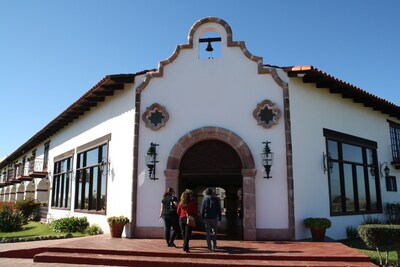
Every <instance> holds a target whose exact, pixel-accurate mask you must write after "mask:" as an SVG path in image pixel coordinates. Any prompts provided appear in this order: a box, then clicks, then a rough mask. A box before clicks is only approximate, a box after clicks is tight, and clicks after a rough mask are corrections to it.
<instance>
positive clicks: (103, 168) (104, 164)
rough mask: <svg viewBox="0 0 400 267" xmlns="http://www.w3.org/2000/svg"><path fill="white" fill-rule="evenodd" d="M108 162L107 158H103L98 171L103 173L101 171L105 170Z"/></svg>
mask: <svg viewBox="0 0 400 267" xmlns="http://www.w3.org/2000/svg"><path fill="white" fill-rule="evenodd" d="M109 164H110V162H109V161H108V160H107V159H103V160H102V161H101V162H100V165H99V167H100V172H101V173H103V171H107V169H108V166H109Z"/></svg>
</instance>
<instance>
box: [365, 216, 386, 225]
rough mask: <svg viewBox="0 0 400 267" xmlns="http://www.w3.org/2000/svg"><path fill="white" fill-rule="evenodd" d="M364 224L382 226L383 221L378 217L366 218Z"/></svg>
mask: <svg viewBox="0 0 400 267" xmlns="http://www.w3.org/2000/svg"><path fill="white" fill-rule="evenodd" d="M363 218H364V222H363V223H362V224H382V220H381V219H380V218H378V217H372V216H365V217H363Z"/></svg>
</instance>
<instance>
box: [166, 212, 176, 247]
mask: <svg viewBox="0 0 400 267" xmlns="http://www.w3.org/2000/svg"><path fill="white" fill-rule="evenodd" d="M171 227H172V236H171ZM178 231H179V225H178V215H165V216H164V237H165V241H166V242H167V244H170V243H172V242H174V241H175V238H176V236H177V235H178Z"/></svg>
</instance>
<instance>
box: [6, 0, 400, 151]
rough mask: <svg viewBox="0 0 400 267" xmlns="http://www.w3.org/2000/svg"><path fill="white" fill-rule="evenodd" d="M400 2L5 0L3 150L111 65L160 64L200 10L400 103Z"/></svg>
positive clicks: (275, 53)
mask: <svg viewBox="0 0 400 267" xmlns="http://www.w3.org/2000/svg"><path fill="white" fill-rule="evenodd" d="M399 14H400V1H398V0H385V1H376V0H374V1H371V0H352V1H348V0H335V1H322V0H311V1H306V0H303V1H295V0H292V1H289V0H280V1H277V0H275V1H270V0H264V1H261V0H259V1H254V0H243V1H235V0H231V1H222V0H220V1H216V0H213V1H209V0H202V1H189V0H171V1H165V0H153V1H136V0H112V1H111V0H108V1H106V0H84V1H82V0H69V1H66V0H59V1H52V0H35V1H28V0H27V1H21V0H0V80H1V83H0V101H1V104H0V114H1V120H0V123H1V127H0V157H1V156H4V155H8V154H10V153H12V152H14V151H15V150H16V149H17V148H18V147H19V146H21V145H22V144H23V143H25V142H26V141H27V140H28V139H29V138H31V137H32V136H33V135H34V134H35V133H37V132H38V131H39V130H41V129H42V128H43V127H44V126H45V125H47V124H48V123H49V122H50V121H51V120H53V119H54V118H55V117H57V116H58V115H59V114H60V113H61V112H62V111H64V110H65V109H66V108H67V107H68V106H69V105H71V104H72V103H73V102H75V101H76V100H77V99H78V98H79V97H80V96H82V95H83V94H84V93H85V92H86V91H88V90H89V89H90V88H92V87H93V86H94V85H95V84H96V83H97V82H98V81H100V80H101V79H102V78H103V77H104V76H106V75H108V74H118V73H135V72H138V71H142V70H145V69H152V68H155V67H157V65H158V62H159V61H160V60H163V59H166V58H168V57H169V56H170V55H171V54H172V53H173V51H174V50H175V46H176V45H177V44H181V43H186V42H187V34H188V32H189V29H190V27H191V26H192V25H193V24H194V23H195V22H196V21H198V20H199V19H201V18H204V17H208V16H213V17H219V18H222V19H224V20H225V21H226V22H227V23H228V24H229V25H230V26H231V28H232V32H233V39H234V40H235V41H245V43H246V46H247V48H248V49H249V51H250V52H251V53H252V54H253V55H256V56H261V57H263V59H264V63H265V64H272V65H278V66H292V65H313V66H314V67H316V68H318V69H320V70H322V71H325V72H327V73H328V74H330V75H332V76H334V77H336V78H339V79H341V80H344V81H346V82H349V83H351V84H353V85H355V86H357V87H359V88H361V89H363V90H366V91H368V92H370V93H372V94H374V95H377V96H379V97H381V98H384V99H386V100H388V101H390V102H392V103H395V104H396V105H400V83H399V82H398V78H400V19H399Z"/></svg>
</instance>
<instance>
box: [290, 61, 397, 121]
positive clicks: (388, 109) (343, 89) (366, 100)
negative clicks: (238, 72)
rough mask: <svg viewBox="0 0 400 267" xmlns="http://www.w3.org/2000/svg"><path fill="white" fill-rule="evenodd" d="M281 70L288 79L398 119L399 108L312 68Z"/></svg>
mask: <svg viewBox="0 0 400 267" xmlns="http://www.w3.org/2000/svg"><path fill="white" fill-rule="evenodd" d="M283 70H284V71H285V72H287V73H288V76H289V77H299V78H302V80H303V82H304V83H315V85H316V87H317V88H324V89H329V91H330V92H331V93H332V94H341V95H342V97H343V98H350V99H353V102H355V103H361V104H363V105H364V106H366V107H371V108H372V109H373V110H377V111H380V112H382V113H384V114H388V115H389V116H391V117H394V118H397V119H400V106H397V105H395V104H393V103H391V102H389V101H387V100H385V99H383V98H380V97H378V96H375V95H373V94H371V93H368V92H367V91H364V90H362V89H360V88H358V87H356V86H354V85H352V84H350V83H347V82H344V81H342V80H340V79H337V78H335V77H333V76H331V75H329V74H328V73H326V72H323V71H321V70H319V69H317V68H314V67H313V66H292V67H284V68H283Z"/></svg>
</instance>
